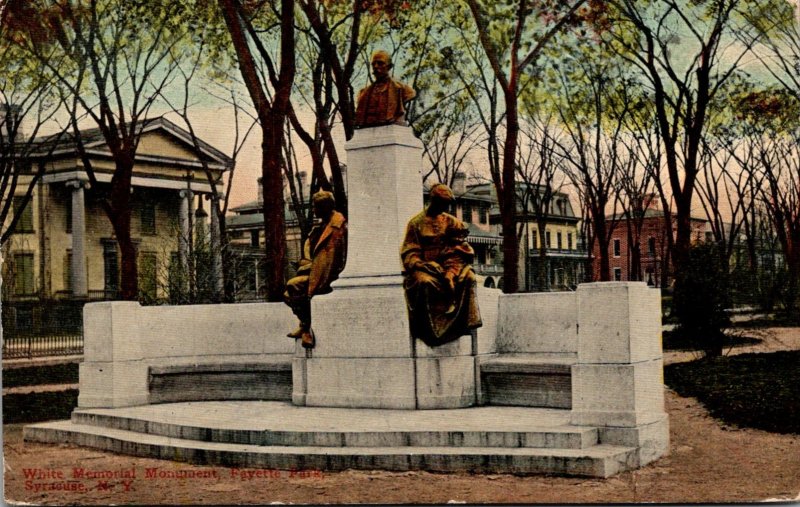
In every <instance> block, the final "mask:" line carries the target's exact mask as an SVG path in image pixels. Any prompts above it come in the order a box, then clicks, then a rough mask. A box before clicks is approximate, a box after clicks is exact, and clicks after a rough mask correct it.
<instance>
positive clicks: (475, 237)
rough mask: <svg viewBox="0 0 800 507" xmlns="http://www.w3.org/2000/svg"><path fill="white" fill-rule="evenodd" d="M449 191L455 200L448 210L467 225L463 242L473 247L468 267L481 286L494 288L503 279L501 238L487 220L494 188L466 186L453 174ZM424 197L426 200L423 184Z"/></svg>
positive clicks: (494, 201)
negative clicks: (473, 256)
mask: <svg viewBox="0 0 800 507" xmlns="http://www.w3.org/2000/svg"><path fill="white" fill-rule="evenodd" d="M452 190H453V195H455V198H456V201H455V203H454V204H453V205H452V206H451V209H450V213H451V214H452V215H453V216H455V217H456V218H458V219H460V220H461V221H462V222H464V223H465V224H467V226H468V227H469V236H467V242H468V243H469V244H470V245H471V246H472V248H473V250H475V261H474V263H473V265H472V268H473V269H474V270H475V274H476V275H478V280H479V281H480V282H481V284H482V285H484V286H485V287H498V285H499V284H501V282H502V279H503V265H502V263H501V262H500V260H501V259H502V253H501V250H502V244H503V238H502V237H501V236H500V235H499V234H498V233H497V227H496V226H494V225H492V223H491V220H490V215H491V210H492V208H493V207H494V206H495V205H496V203H497V198H496V197H495V194H494V190H493V189H492V186H491V184H489V183H481V184H472V185H467V184H466V178H465V176H464V175H463V174H456V176H455V178H454V181H453V188H452ZM424 199H425V202H427V201H428V188H427V187H426V188H425V191H424ZM409 218H410V217H409Z"/></svg>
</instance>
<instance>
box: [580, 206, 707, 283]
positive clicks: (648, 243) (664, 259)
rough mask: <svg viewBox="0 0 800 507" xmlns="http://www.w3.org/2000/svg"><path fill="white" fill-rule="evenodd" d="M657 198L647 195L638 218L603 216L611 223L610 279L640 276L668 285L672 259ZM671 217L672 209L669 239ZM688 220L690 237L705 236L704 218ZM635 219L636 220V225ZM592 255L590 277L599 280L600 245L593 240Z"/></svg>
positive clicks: (694, 239) (675, 230)
mask: <svg viewBox="0 0 800 507" xmlns="http://www.w3.org/2000/svg"><path fill="white" fill-rule="evenodd" d="M658 202H659V201H658V200H657V199H654V198H651V199H649V200H648V203H647V204H646V207H645V209H644V212H643V213H642V216H641V217H638V218H636V217H634V218H630V217H627V216H625V215H624V214H618V215H609V216H608V217H606V223H607V224H608V226H609V227H614V231H613V232H612V235H611V241H610V243H609V245H608V250H609V252H608V258H609V267H610V270H611V272H610V276H611V280H614V281H631V280H642V281H645V282H647V283H648V285H651V286H654V287H668V286H669V285H670V284H671V283H672V277H671V275H670V273H671V272H672V260H671V258H670V252H669V248H668V243H669V242H668V241H667V239H668V238H667V236H666V229H665V227H664V224H665V217H666V215H665V213H664V211H663V210H662V209H660V206H659V204H658ZM675 220H676V216H675V214H674V213H672V238H673V239H674V238H675V235H676V234H677V224H676V221H675ZM691 221H692V241H703V240H705V237H706V223H707V220H705V219H702V218H697V217H692V219H691ZM637 222H640V226H639V227H637V225H639V224H638V223H637ZM637 231H638V232H637ZM592 255H593V256H594V258H595V262H594V279H595V280H599V279H600V262H599V260H598V258H599V257H600V247H599V245H598V243H597V242H595V244H594V248H593V251H592ZM637 257H638V259H639V262H637ZM637 265H638V267H637ZM665 275H666V276H665Z"/></svg>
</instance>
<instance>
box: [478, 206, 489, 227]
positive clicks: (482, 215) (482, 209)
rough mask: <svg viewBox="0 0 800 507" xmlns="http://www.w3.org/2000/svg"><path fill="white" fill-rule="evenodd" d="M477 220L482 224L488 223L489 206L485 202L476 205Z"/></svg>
mask: <svg viewBox="0 0 800 507" xmlns="http://www.w3.org/2000/svg"><path fill="white" fill-rule="evenodd" d="M478 221H479V222H480V223H482V224H488V223H489V208H488V207H487V206H486V205H485V204H481V205H480V206H479V207H478Z"/></svg>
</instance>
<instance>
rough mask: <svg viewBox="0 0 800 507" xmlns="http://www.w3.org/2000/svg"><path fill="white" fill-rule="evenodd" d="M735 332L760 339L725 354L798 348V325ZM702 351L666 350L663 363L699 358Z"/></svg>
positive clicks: (799, 330) (729, 350) (799, 343)
mask: <svg viewBox="0 0 800 507" xmlns="http://www.w3.org/2000/svg"><path fill="white" fill-rule="evenodd" d="M736 332H737V333H740V334H741V335H743V336H750V337H753V338H758V339H760V340H761V342H760V343H757V344H755V345H748V346H744V347H733V348H731V349H727V350H725V351H723V354H726V355H736V354H749V353H751V352H778V351H779V350H800V327H770V328H766V329H737V330H736ZM701 356H702V352H688V351H666V352H664V364H670V363H681V362H685V361H693V360H695V359H699V358H700V357H701Z"/></svg>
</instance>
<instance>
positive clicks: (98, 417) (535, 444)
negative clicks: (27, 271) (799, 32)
mask: <svg viewBox="0 0 800 507" xmlns="http://www.w3.org/2000/svg"><path fill="white" fill-rule="evenodd" d="M72 422H73V423H75V424H78V425H82V426H98V427H105V428H113V429H120V430H125V431H132V432H136V433H146V434H150V435H158V436H165V437H170V438H181V439H187V440H198V441H204V442H218V443H236V444H251V445H272V446H297V447H306V446H311V447H314V446H321V447H504V448H515V447H527V448H547V449H554V448H562V449H585V448H588V447H591V446H593V445H596V444H597V439H598V436H597V429H595V428H591V427H576V426H563V427H557V428H536V427H529V428H527V429H525V430H522V431H501V430H495V431H492V430H491V429H486V430H458V431H456V430H453V431H447V430H437V429H405V430H402V429H397V430H392V429H377V428H372V429H370V428H364V429H361V430H358V431H331V430H323V431H314V430H310V431H295V430H292V429H290V426H291V421H286V422H285V423H284V424H283V425H282V426H284V428H283V429H281V428H273V429H263V428H223V427H217V428H211V427H206V426H198V425H192V424H186V423H173V422H165V421H163V420H157V419H153V418H150V419H148V418H144V417H127V416H120V415H108V414H103V413H97V412H94V411H90V410H81V411H75V412H73V414H72Z"/></svg>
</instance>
